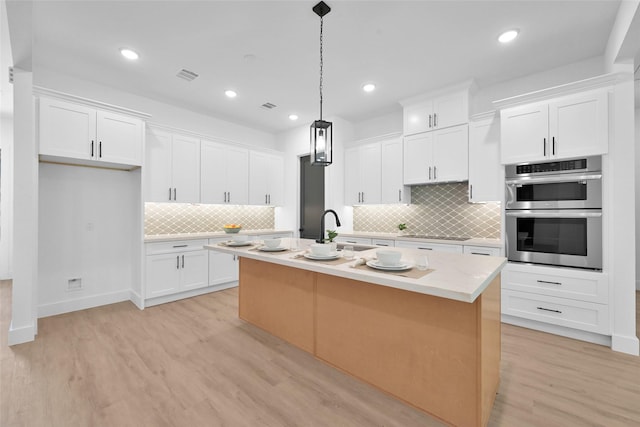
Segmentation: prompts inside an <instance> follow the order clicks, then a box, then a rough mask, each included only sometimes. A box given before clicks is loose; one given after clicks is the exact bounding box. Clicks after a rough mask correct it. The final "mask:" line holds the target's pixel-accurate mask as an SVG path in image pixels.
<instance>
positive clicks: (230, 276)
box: [209, 239, 239, 286]
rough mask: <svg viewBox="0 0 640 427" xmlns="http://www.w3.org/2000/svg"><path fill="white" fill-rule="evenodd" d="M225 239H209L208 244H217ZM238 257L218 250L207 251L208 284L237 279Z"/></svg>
mask: <svg viewBox="0 0 640 427" xmlns="http://www.w3.org/2000/svg"><path fill="white" fill-rule="evenodd" d="M226 240H227V239H209V244H210V245H217V244H218V243H220V242H224V241H226ZM238 271H239V270H238V257H237V256H235V255H231V254H225V253H222V252H218V251H209V286H216V285H223V284H225V283H231V282H237V281H238V277H239V274H238Z"/></svg>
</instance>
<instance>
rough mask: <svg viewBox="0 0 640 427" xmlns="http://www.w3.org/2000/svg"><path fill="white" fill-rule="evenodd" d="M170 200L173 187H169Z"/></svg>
mask: <svg viewBox="0 0 640 427" xmlns="http://www.w3.org/2000/svg"><path fill="white" fill-rule="evenodd" d="M169 200H171V187H169Z"/></svg>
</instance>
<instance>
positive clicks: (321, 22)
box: [320, 17, 324, 120]
mask: <svg viewBox="0 0 640 427" xmlns="http://www.w3.org/2000/svg"><path fill="white" fill-rule="evenodd" d="M322 24H323V19H322V17H320V120H322V67H323V65H324V63H323V59H322Z"/></svg>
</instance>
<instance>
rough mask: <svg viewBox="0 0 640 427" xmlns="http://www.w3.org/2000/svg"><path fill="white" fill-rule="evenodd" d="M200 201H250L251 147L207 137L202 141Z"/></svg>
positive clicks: (243, 203) (231, 202) (214, 202)
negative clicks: (217, 141) (235, 145)
mask: <svg viewBox="0 0 640 427" xmlns="http://www.w3.org/2000/svg"><path fill="white" fill-rule="evenodd" d="M200 202H201V203H211V204H232V205H246V204H248V203H249V150H247V149H246V148H241V147H234V146H230V145H225V144H219V143H216V142H213V141H207V140H202V141H201V142H200Z"/></svg>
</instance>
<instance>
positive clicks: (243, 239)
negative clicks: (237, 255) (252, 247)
mask: <svg viewBox="0 0 640 427" xmlns="http://www.w3.org/2000/svg"><path fill="white" fill-rule="evenodd" d="M247 240H249V236H247V235H246V234H234V235H233V241H234V242H236V243H244V242H246V241H247Z"/></svg>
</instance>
